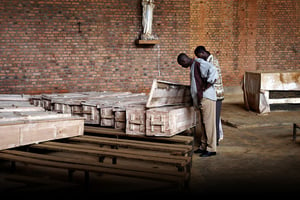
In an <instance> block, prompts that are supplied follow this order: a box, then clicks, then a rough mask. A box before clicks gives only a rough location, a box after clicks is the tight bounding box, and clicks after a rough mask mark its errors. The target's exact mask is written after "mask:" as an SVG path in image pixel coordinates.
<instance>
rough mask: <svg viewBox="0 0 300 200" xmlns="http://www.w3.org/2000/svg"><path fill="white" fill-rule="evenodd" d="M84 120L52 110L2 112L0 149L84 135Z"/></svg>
mask: <svg viewBox="0 0 300 200" xmlns="http://www.w3.org/2000/svg"><path fill="white" fill-rule="evenodd" d="M83 129H84V120H83V118H81V117H75V116H71V114H58V113H55V112H51V111H47V112H46V111H26V112H25V111H24V112H3V113H0V150H2V149H8V148H13V147H18V146H23V145H28V144H33V143H39V142H43V141H48V140H54V139H61V138H67V137H72V136H78V135H83Z"/></svg>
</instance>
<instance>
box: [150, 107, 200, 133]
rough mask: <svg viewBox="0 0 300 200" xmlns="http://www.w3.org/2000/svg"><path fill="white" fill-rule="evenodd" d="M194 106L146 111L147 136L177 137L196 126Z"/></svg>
mask: <svg viewBox="0 0 300 200" xmlns="http://www.w3.org/2000/svg"><path fill="white" fill-rule="evenodd" d="M196 114H197V113H196V111H195V109H194V107H193V106H165V107H159V108H151V109H148V110H146V136H166V137H170V136H173V135H176V134H178V133H180V132H183V131H185V130H186V129H189V128H192V127H194V126H196Z"/></svg>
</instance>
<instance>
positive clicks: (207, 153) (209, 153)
mask: <svg viewBox="0 0 300 200" xmlns="http://www.w3.org/2000/svg"><path fill="white" fill-rule="evenodd" d="M215 155H217V152H211V151H206V152H204V153H202V154H200V157H209V156H215Z"/></svg>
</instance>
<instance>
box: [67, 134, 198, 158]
mask: <svg viewBox="0 0 300 200" xmlns="http://www.w3.org/2000/svg"><path fill="white" fill-rule="evenodd" d="M67 141H72V142H86V143H92V144H99V145H108V146H114V147H118V148H119V147H125V148H133V149H143V150H152V151H163V152H170V153H171V154H174V155H175V154H176V155H187V154H190V153H191V151H192V149H193V147H192V145H184V144H166V143H161V142H153V141H150V142H149V141H138V140H132V139H120V138H109V137H99V136H89V135H82V136H76V137H71V138H68V139H67Z"/></svg>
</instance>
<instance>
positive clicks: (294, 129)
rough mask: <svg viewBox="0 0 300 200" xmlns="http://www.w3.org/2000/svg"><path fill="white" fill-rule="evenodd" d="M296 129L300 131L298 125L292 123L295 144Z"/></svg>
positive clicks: (299, 125)
mask: <svg viewBox="0 0 300 200" xmlns="http://www.w3.org/2000/svg"><path fill="white" fill-rule="evenodd" d="M297 128H298V129H300V124H297V123H293V141H294V142H296V137H297Z"/></svg>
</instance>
